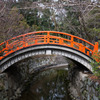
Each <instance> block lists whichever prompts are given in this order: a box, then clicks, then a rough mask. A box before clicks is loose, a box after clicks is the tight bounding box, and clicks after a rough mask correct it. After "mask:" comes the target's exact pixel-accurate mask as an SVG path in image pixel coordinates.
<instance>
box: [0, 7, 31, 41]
mask: <svg viewBox="0 0 100 100" xmlns="http://www.w3.org/2000/svg"><path fill="white" fill-rule="evenodd" d="M13 9H16V11H15V10H13ZM29 31H30V27H29V25H28V24H27V23H26V20H25V19H24V17H23V15H21V14H19V11H18V10H17V8H16V7H14V8H12V10H11V11H8V10H7V9H6V12H5V14H4V15H3V16H2V17H1V18H0V40H1V41H0V42H2V41H5V40H7V39H10V38H11V37H14V36H17V35H20V34H23V33H26V32H29Z"/></svg>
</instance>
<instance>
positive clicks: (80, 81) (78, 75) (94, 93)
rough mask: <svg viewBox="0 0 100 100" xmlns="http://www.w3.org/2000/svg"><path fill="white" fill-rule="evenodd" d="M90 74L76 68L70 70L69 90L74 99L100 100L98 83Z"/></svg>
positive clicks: (99, 84) (99, 85)
mask: <svg viewBox="0 0 100 100" xmlns="http://www.w3.org/2000/svg"><path fill="white" fill-rule="evenodd" d="M90 75H91V74H90V73H89V72H88V71H85V70H84V71H82V70H79V69H77V68H74V69H73V70H71V71H70V73H69V80H70V83H69V91H70V95H71V97H72V98H73V99H74V100H100V83H99V82H98V80H94V79H91V78H90ZM92 77H94V76H92Z"/></svg>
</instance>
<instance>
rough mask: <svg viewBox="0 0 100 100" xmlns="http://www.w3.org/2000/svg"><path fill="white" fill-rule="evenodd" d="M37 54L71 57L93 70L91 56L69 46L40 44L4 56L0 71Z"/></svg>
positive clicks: (0, 63)
mask: <svg viewBox="0 0 100 100" xmlns="http://www.w3.org/2000/svg"><path fill="white" fill-rule="evenodd" d="M35 55H61V56H65V57H67V58H70V59H72V60H74V61H76V62H78V63H80V64H82V65H83V66H85V67H86V68H88V69H89V70H90V71H92V67H91V65H90V61H91V60H92V59H91V58H90V57H89V56H87V55H84V54H83V53H81V52H79V51H77V50H74V49H72V48H69V47H64V46H60V45H50V44H48V45H38V46H33V47H28V48H24V49H21V50H19V51H17V52H14V53H12V54H10V55H9V56H7V57H6V58H4V59H3V60H2V61H1V62H0V65H1V66H0V71H1V72H3V71H5V70H6V69H7V68H9V67H10V66H11V65H13V64H15V63H17V62H19V61H21V60H23V59H25V58H28V57H31V56H35Z"/></svg>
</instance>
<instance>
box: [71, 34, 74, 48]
mask: <svg viewBox="0 0 100 100" xmlns="http://www.w3.org/2000/svg"><path fill="white" fill-rule="evenodd" d="M73 42H74V37H73V36H71V47H73Z"/></svg>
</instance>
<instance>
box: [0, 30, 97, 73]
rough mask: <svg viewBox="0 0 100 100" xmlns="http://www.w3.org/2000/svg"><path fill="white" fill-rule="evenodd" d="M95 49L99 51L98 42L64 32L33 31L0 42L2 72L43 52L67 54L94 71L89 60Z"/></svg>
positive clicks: (0, 70) (0, 69)
mask: <svg viewBox="0 0 100 100" xmlns="http://www.w3.org/2000/svg"><path fill="white" fill-rule="evenodd" d="M95 51H98V42H96V43H95V44H92V43H90V42H88V41H86V40H84V39H82V38H79V37H77V36H74V35H71V34H67V33H63V32H55V31H39V32H31V33H27V34H24V35H19V36H17V37H14V38H12V39H9V40H7V41H5V42H3V43H1V44H0V72H3V71H4V70H6V69H7V68H8V67H10V66H11V65H12V64H14V63H16V62H18V61H20V60H22V59H25V58H28V57H30V56H33V55H43V54H57V55H62V56H66V57H68V58H70V59H72V60H74V61H77V62H78V63H80V64H82V65H84V66H85V67H87V68H88V69H89V70H91V71H92V68H91V65H90V63H89V62H90V60H91V56H92V55H93V53H94V52H95Z"/></svg>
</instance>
